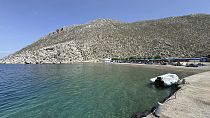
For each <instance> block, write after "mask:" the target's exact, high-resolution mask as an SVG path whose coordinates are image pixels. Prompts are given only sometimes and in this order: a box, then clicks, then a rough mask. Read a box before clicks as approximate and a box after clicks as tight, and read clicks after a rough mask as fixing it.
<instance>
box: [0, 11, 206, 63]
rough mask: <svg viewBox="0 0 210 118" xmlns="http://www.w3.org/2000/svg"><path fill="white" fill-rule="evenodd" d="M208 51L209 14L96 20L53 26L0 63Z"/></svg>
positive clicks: (68, 60) (194, 54) (163, 55)
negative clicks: (141, 19) (52, 28)
mask: <svg viewBox="0 0 210 118" xmlns="http://www.w3.org/2000/svg"><path fill="white" fill-rule="evenodd" d="M209 54H210V15H207V14H194V15H186V16H180V17H169V18H163V19H158V20H149V21H140V22H133V23H122V22H118V21H113V20H109V19H97V20H94V21H91V22H88V23H87V24H83V25H76V26H69V27H63V28H59V29H57V30H56V31H55V32H51V33H49V34H48V35H46V36H44V37H42V38H40V39H39V40H37V41H36V42H34V43H33V44H31V45H29V46H27V47H25V48H23V49H21V50H20V51H18V52H16V53H14V54H12V55H9V56H8V57H5V58H3V59H2V60H1V62H2V63H71V62H84V61H98V60H100V59H104V58H114V57H131V56H135V57H154V56H156V55H160V56H161V57H197V56H206V55H209Z"/></svg>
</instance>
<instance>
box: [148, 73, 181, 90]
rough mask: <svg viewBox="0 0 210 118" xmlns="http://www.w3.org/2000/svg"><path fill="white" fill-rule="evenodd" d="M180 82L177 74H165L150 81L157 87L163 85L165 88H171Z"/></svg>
mask: <svg viewBox="0 0 210 118" xmlns="http://www.w3.org/2000/svg"><path fill="white" fill-rule="evenodd" d="M178 81H179V77H178V76H177V75H176V74H171V73H168V74H164V75H161V76H157V77H154V78H151V79H150V82H151V83H154V84H156V85H163V86H166V87H167V86H171V85H173V84H177V83H178Z"/></svg>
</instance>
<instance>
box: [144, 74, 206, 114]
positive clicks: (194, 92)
mask: <svg viewBox="0 0 210 118" xmlns="http://www.w3.org/2000/svg"><path fill="white" fill-rule="evenodd" d="M184 79H185V80H186V82H187V84H184V85H182V86H181V89H179V90H178V91H176V92H175V94H173V95H172V96H170V97H169V98H168V99H167V100H166V101H165V102H164V103H163V106H162V107H161V114H160V117H161V118H173V117H175V118H207V117H210V112H209V111H210V94H208V93H210V71H207V72H203V73H199V74H195V75H191V76H188V77H186V78H184ZM146 118H156V117H155V116H154V115H153V114H149V115H148V116H147V117H146Z"/></svg>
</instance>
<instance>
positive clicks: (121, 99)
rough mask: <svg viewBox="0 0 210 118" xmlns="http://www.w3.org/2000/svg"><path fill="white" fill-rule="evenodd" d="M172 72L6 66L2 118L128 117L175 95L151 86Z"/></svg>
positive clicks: (0, 76)
mask: <svg viewBox="0 0 210 118" xmlns="http://www.w3.org/2000/svg"><path fill="white" fill-rule="evenodd" d="M168 72H170V73H172V72H171V71H169V70H157V69H149V68H143V67H134V66H124V65H114V64H83V63H81V64H66V65H62V64H61V65H0V117H2V118H6V117H9V118H14V117H15V118H17V117H19V118H31V117H33V118H67V117H68V118H128V117H130V116H131V115H132V114H133V113H134V112H137V111H144V110H145V109H150V108H151V106H153V105H155V104H156V103H157V102H158V101H161V100H163V99H164V97H166V96H168V95H169V94H170V88H167V89H163V88H156V87H154V86H152V85H150V84H149V78H152V77H155V76H158V75H160V74H164V73H168ZM173 73H176V74H178V75H179V76H180V77H184V76H187V75H188V74H186V73H180V72H173Z"/></svg>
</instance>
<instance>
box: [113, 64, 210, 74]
mask: <svg viewBox="0 0 210 118" xmlns="http://www.w3.org/2000/svg"><path fill="white" fill-rule="evenodd" d="M113 64H119V65H126V66H134V67H144V68H154V69H167V70H176V71H181V72H183V71H187V72H192V73H194V74H196V73H202V72H206V71H210V63H207V64H206V65H207V66H200V67H185V66H172V65H155V64H135V63H113Z"/></svg>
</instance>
